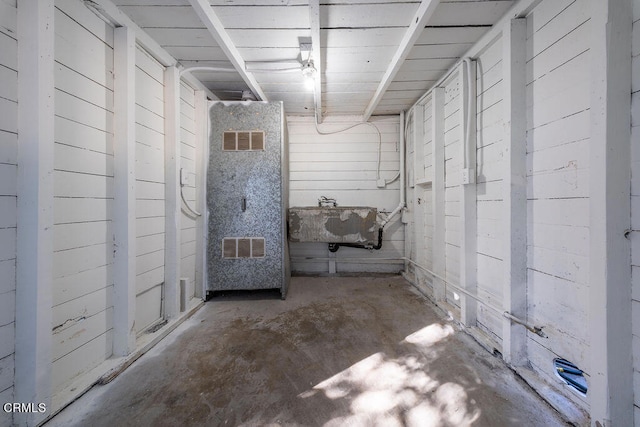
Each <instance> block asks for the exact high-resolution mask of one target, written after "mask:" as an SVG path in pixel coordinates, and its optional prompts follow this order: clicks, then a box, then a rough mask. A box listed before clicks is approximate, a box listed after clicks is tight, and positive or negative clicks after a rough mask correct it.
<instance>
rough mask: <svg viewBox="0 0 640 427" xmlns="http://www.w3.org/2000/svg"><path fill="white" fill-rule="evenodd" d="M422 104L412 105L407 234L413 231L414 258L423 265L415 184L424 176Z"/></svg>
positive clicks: (420, 205) (421, 224) (420, 214)
mask: <svg viewBox="0 0 640 427" xmlns="http://www.w3.org/2000/svg"><path fill="white" fill-rule="evenodd" d="M423 118H424V105H423V104H416V106H415V107H413V118H412V124H413V135H412V136H413V179H414V182H409V187H413V192H412V194H413V211H414V212H413V229H411V228H409V227H407V234H408V233H413V236H414V237H413V239H415V242H416V253H415V260H416V262H417V263H418V264H420V265H425V256H424V241H423V240H424V237H423V236H424V203H423V202H422V201H421V200H420V198H421V197H422V194H423V192H422V189H421V188H420V187H419V186H418V185H415V183H416V182H417V181H418V180H419V179H423V178H424V119H423Z"/></svg>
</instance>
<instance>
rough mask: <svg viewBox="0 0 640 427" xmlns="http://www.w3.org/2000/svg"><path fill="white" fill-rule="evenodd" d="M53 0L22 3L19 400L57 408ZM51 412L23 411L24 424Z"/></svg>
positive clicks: (17, 323)
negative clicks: (54, 367)
mask: <svg viewBox="0 0 640 427" xmlns="http://www.w3.org/2000/svg"><path fill="white" fill-rule="evenodd" d="M53 17H54V5H53V0H24V1H20V2H18V25H17V34H18V76H19V79H18V182H17V195H18V198H17V218H18V224H17V242H16V249H17V260H16V319H15V328H16V329H15V377H14V378H15V388H14V390H15V394H14V400H13V401H14V402H21V403H35V404H38V403H44V404H46V405H47V407H50V406H51V392H52V390H51V387H52V380H51V361H52V352H51V346H52V331H51V327H52V325H51V319H52V287H53V152H54V132H53V123H54V50H53V49H54V47H53V40H54V39H55V37H54V27H53V25H54V23H53V21H54V19H53ZM45 416H46V414H44V413H31V412H29V413H15V414H14V423H15V424H16V425H37V424H39V423H40V422H41V421H42V420H43V419H44V417H45Z"/></svg>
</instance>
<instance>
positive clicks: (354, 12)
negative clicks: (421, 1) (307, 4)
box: [320, 2, 418, 29]
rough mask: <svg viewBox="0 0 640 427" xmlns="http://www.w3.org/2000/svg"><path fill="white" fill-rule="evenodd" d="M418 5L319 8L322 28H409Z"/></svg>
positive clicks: (347, 5) (384, 4)
mask: <svg viewBox="0 0 640 427" xmlns="http://www.w3.org/2000/svg"><path fill="white" fill-rule="evenodd" d="M417 9H418V3H404V2H402V3H393V4H387V3H379V4H376V5H370V4H339V5H328V6H324V7H321V8H320V20H321V22H322V28H325V29H327V28H329V29H330V28H371V27H383V28H388V27H401V28H406V27H408V26H409V23H410V21H411V19H412V18H413V15H414V14H415V13H416V10H417Z"/></svg>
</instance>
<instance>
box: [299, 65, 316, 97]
mask: <svg viewBox="0 0 640 427" xmlns="http://www.w3.org/2000/svg"><path fill="white" fill-rule="evenodd" d="M316 72H317V70H316V67H314V66H313V61H312V60H310V59H309V60H306V61H304V62H303V63H302V77H304V85H305V87H306V88H307V89H309V90H312V89H313V86H314V84H315V78H316Z"/></svg>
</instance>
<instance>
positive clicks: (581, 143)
mask: <svg viewBox="0 0 640 427" xmlns="http://www.w3.org/2000/svg"><path fill="white" fill-rule="evenodd" d="M589 8H590V5H589V2H588V1H586V0H563V1H549V0H545V1H543V2H542V3H541V4H540V5H539V6H538V7H537V8H536V9H534V11H533V12H532V13H531V14H530V15H529V16H528V17H527V56H526V57H527V67H526V68H527V79H526V81H527V92H526V99H527V215H528V219H527V222H528V232H527V245H528V249H527V252H528V263H527V264H528V272H527V277H528V284H527V288H528V320H529V321H530V322H531V323H533V324H544V325H545V332H546V334H547V335H548V336H549V338H548V339H543V338H540V337H538V336H537V335H534V334H529V340H528V344H529V345H528V356H529V361H530V363H531V365H532V366H533V368H534V370H536V371H537V372H538V373H539V374H541V375H542V376H543V377H545V378H546V379H547V380H548V381H550V382H556V381H557V380H556V378H555V376H554V369H553V365H552V364H551V360H552V359H553V358H554V357H563V358H565V359H568V360H570V361H572V362H573V363H575V364H576V365H577V366H579V367H580V368H581V369H583V370H584V371H585V372H587V373H589V372H590V366H589V364H590V358H589V355H588V349H589V336H588V328H585V326H584V325H585V324H587V321H588V313H589V306H588V300H589V293H588V286H589V284H588V271H589V258H588V256H589V252H588V250H589V229H588V224H589V208H588V206H589V170H588V164H589V163H588V162H589V129H590V127H589V109H590V100H589V97H590V73H589V62H588V57H589V37H588V36H589V16H588V13H589V10H590V9H589ZM570 396H571V397H574V398H577V394H574V393H570ZM580 400H584V399H582V398H580Z"/></svg>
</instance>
